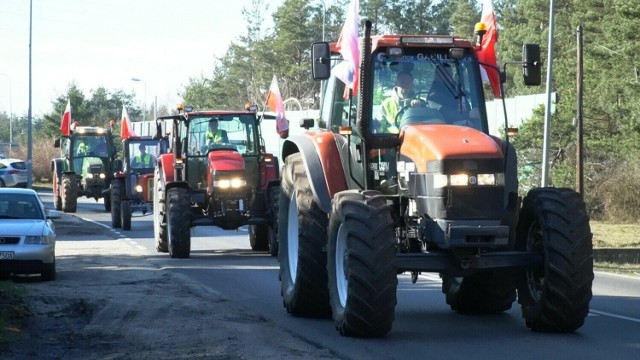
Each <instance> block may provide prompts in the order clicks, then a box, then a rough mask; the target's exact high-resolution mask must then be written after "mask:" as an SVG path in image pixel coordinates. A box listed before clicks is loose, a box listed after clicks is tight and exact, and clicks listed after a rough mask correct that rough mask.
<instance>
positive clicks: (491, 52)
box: [478, 0, 502, 98]
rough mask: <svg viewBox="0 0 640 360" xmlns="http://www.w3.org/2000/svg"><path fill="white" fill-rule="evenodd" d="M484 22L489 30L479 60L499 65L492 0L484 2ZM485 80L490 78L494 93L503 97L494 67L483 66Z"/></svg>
mask: <svg viewBox="0 0 640 360" xmlns="http://www.w3.org/2000/svg"><path fill="white" fill-rule="evenodd" d="M480 21H481V22H482V23H484V25H485V27H486V30H487V32H486V33H485V34H484V37H483V38H482V44H481V48H480V50H479V51H478V60H479V61H480V62H483V63H486V64H490V65H493V66H498V60H497V58H496V46H495V45H496V43H497V42H498V28H497V22H496V14H495V13H494V12H493V5H491V0H484V3H483V4H482V17H481V19H480ZM480 70H481V72H482V78H483V80H487V79H488V80H489V83H490V84H491V89H493V95H495V97H497V98H499V97H502V94H501V92H500V74H499V73H498V72H497V71H496V70H495V69H492V68H489V67H486V68H485V67H484V66H481V67H480Z"/></svg>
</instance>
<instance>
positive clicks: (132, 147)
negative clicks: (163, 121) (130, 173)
mask: <svg viewBox="0 0 640 360" xmlns="http://www.w3.org/2000/svg"><path fill="white" fill-rule="evenodd" d="M128 151H129V159H130V164H129V166H130V167H131V168H132V169H153V168H154V166H155V165H156V159H157V158H158V155H160V146H159V145H158V142H156V141H148V142H131V143H129V150H128Z"/></svg>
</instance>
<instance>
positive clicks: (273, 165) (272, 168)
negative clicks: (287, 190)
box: [259, 154, 279, 192]
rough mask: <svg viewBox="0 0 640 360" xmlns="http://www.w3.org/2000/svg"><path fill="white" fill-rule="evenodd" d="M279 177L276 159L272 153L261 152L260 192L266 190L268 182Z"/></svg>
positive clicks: (270, 182)
mask: <svg viewBox="0 0 640 360" xmlns="http://www.w3.org/2000/svg"><path fill="white" fill-rule="evenodd" d="M278 177H279V165H278V159H277V158H276V157H275V156H273V154H263V155H262V156H261V158H260V188H259V190H260V191H261V192H264V191H267V189H268V188H269V186H270V184H272V183H273V182H274V181H277V180H278Z"/></svg>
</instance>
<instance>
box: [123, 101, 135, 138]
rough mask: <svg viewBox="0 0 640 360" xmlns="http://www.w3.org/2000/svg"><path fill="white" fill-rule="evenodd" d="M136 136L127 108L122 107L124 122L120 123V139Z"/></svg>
mask: <svg viewBox="0 0 640 360" xmlns="http://www.w3.org/2000/svg"><path fill="white" fill-rule="evenodd" d="M131 136H136V133H135V131H133V126H132V125H131V120H130V119H129V114H128V113H127V108H126V107H124V105H122V120H121V122H120V139H122V140H124V139H126V138H128V137H131Z"/></svg>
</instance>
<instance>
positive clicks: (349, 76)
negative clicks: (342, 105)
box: [332, 0, 360, 98]
mask: <svg viewBox="0 0 640 360" xmlns="http://www.w3.org/2000/svg"><path fill="white" fill-rule="evenodd" d="M359 13H360V3H359V1H358V0H351V4H349V9H348V10H347V14H346V19H345V21H344V25H343V26H342V32H340V37H339V38H338V42H337V43H336V48H337V49H338V51H339V52H340V54H341V55H342V59H343V60H342V62H341V63H340V64H338V65H336V66H335V67H334V68H333V70H332V73H333V75H335V77H337V78H338V79H340V80H341V81H342V82H343V83H345V84H346V85H347V88H351V89H353V93H354V94H356V93H357V92H358V77H359V71H358V66H359V64H360V47H359V45H358V33H359V30H360V29H359V21H360V16H359ZM346 90H347V89H345V98H347V95H348V91H346Z"/></svg>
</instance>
